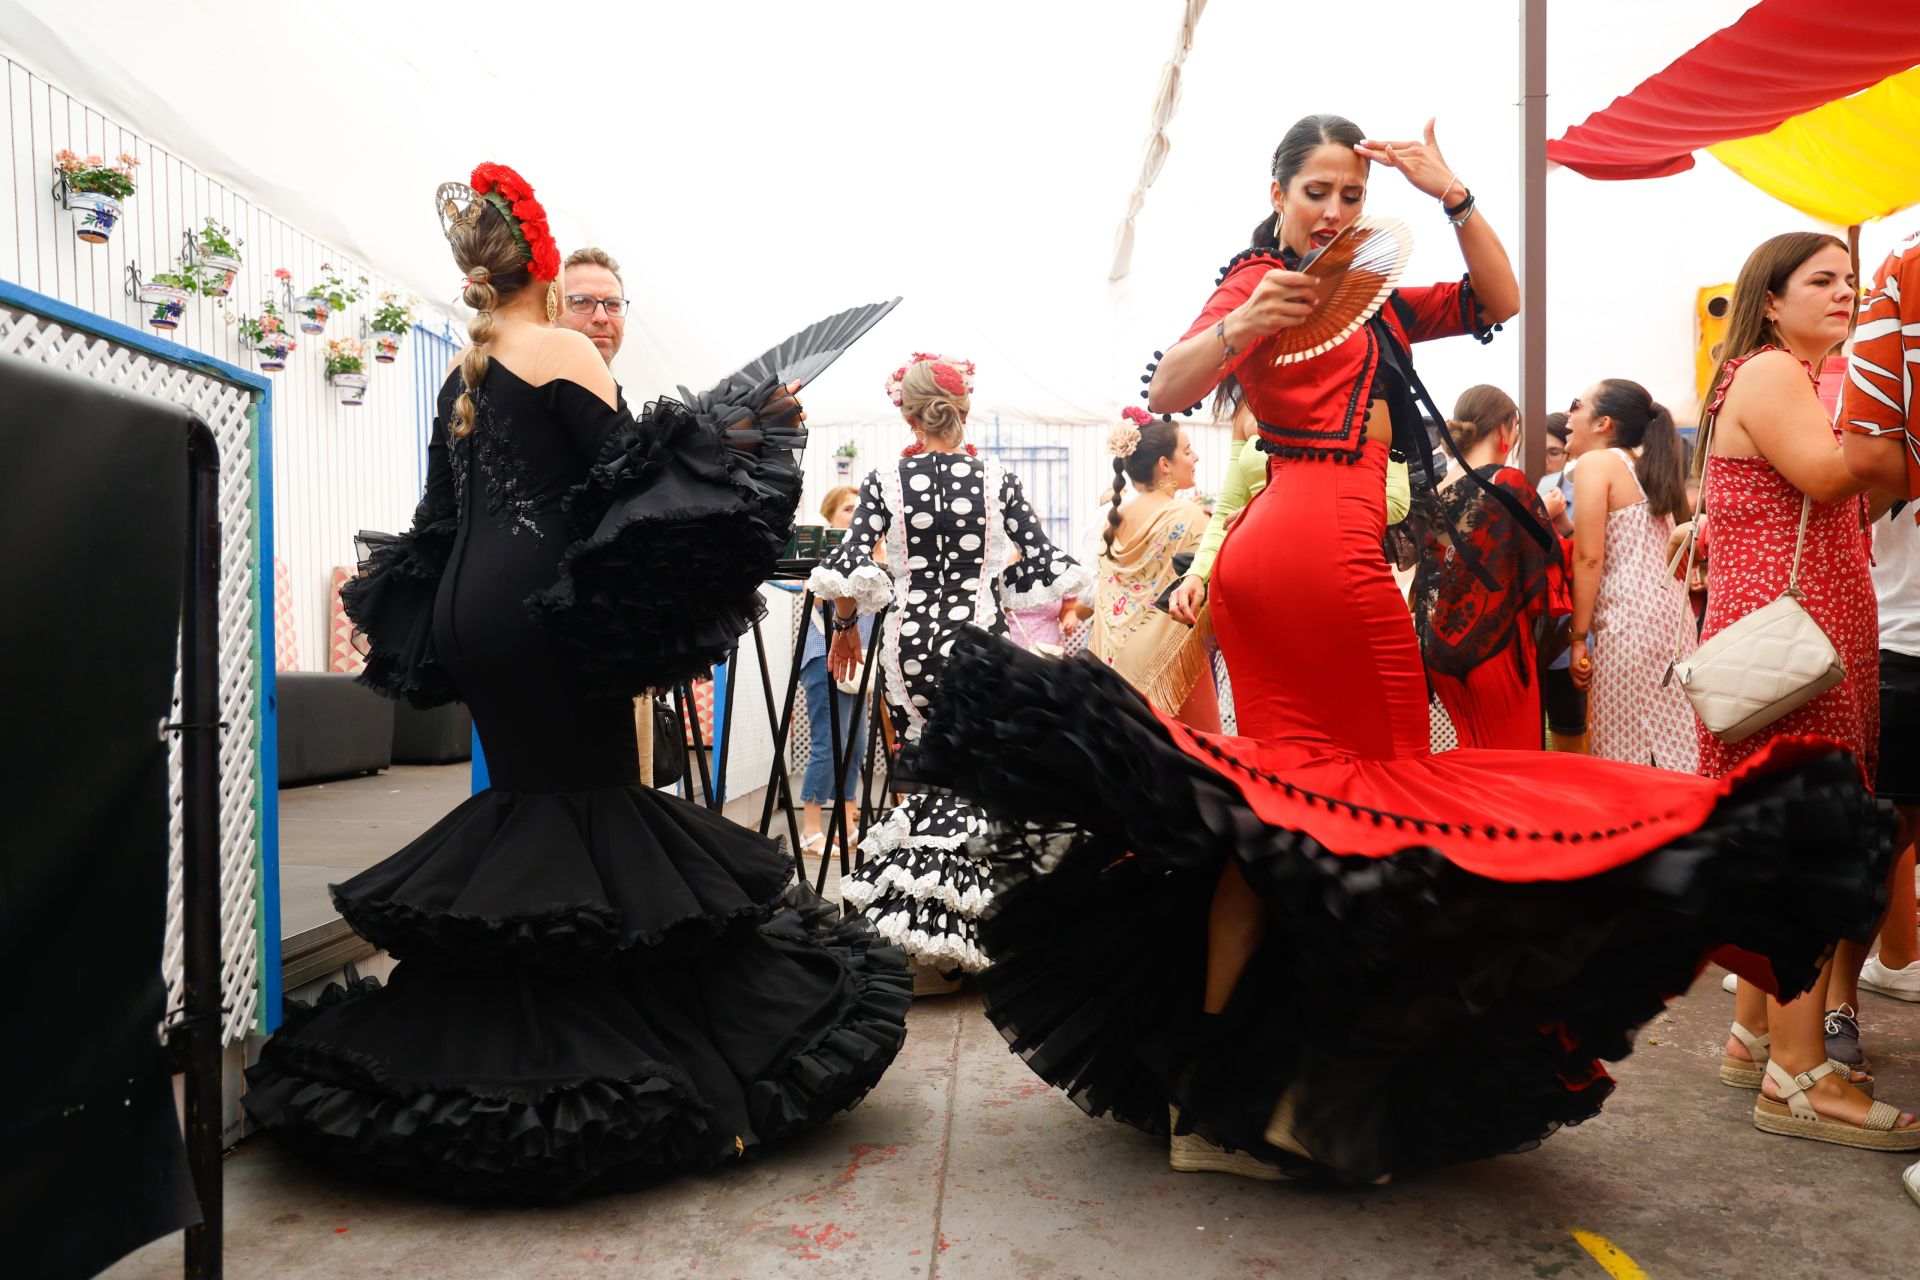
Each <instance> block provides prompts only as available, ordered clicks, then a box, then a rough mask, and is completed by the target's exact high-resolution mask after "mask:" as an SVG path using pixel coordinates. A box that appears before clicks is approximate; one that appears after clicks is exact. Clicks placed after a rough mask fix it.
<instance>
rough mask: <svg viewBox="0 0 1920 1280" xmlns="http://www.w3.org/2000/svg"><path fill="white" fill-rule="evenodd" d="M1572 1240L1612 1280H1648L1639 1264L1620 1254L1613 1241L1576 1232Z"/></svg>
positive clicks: (1591, 1233)
mask: <svg viewBox="0 0 1920 1280" xmlns="http://www.w3.org/2000/svg"><path fill="white" fill-rule="evenodd" d="M1573 1238H1574V1240H1575V1241H1577V1242H1578V1243H1579V1245H1580V1247H1581V1248H1582V1249H1585V1250H1586V1251H1587V1252H1588V1253H1590V1254H1592V1255H1593V1260H1594V1261H1595V1262H1597V1263H1599V1264H1600V1265H1601V1266H1602V1267H1603V1268H1605V1270H1606V1273H1607V1274H1608V1275H1610V1276H1612V1277H1613V1280H1649V1277H1648V1276H1647V1273H1646V1272H1644V1271H1642V1270H1641V1269H1640V1264H1639V1263H1637V1262H1635V1261H1634V1260H1633V1259H1632V1258H1629V1257H1628V1256H1627V1255H1626V1254H1624V1253H1622V1252H1620V1250H1619V1248H1618V1247H1617V1246H1616V1245H1615V1244H1614V1243H1613V1241H1611V1240H1609V1239H1607V1238H1606V1237H1605V1236H1597V1235H1595V1234H1593V1232H1591V1231H1579V1230H1576V1231H1575V1232H1574V1233H1573Z"/></svg>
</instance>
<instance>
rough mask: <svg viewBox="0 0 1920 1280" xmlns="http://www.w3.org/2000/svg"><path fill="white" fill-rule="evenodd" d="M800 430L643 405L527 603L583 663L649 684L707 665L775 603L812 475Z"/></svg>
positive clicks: (638, 685) (592, 482)
mask: <svg viewBox="0 0 1920 1280" xmlns="http://www.w3.org/2000/svg"><path fill="white" fill-rule="evenodd" d="M789 437H793V438H797V439H804V436H803V435H796V434H795V433H788V435H784V436H778V437H769V438H768V439H766V440H765V441H759V440H756V441H755V443H757V444H758V445H759V449H758V452H754V453H749V452H746V451H744V450H742V449H739V448H734V447H730V446H729V443H728V441H729V439H734V438H740V439H744V437H742V436H741V433H739V432H727V431H723V430H721V429H720V428H719V427H718V426H716V425H715V424H714V423H712V422H708V421H704V420H702V419H701V418H699V417H697V416H696V415H695V414H694V413H693V412H692V411H691V410H689V409H688V408H687V407H686V406H684V405H682V404H680V403H679V402H677V401H674V400H665V399H663V400H656V401H653V402H652V403H649V404H647V405H645V406H644V407H643V408H642V411H641V415H640V418H639V419H638V421H637V422H636V423H635V425H634V427H633V428H632V429H630V430H625V431H621V432H619V433H617V434H616V435H615V436H614V437H612V438H611V439H609V441H608V442H607V446H606V448H605V450H604V451H603V453H602V455H601V458H600V460H599V461H598V462H597V464H596V465H595V466H594V468H593V470H592V472H591V473H590V474H589V476H588V479H587V480H586V482H585V483H584V484H582V485H580V486H579V487H577V488H576V489H575V490H574V492H573V493H572V494H571V495H570V497H569V504H570V505H569V511H570V519H571V521H572V523H573V536H574V538H575V539H576V540H575V541H574V542H573V543H572V544H571V545H570V546H568V547H567V549H566V552H565V553H564V555H563V556H562V559H561V562H560V571H559V579H558V581H556V582H555V583H554V585H553V586H551V587H549V588H547V589H546V590H544V591H541V592H539V593H538V594H536V595H534V596H532V597H530V598H529V600H528V601H527V605H528V608H530V609H531V610H532V611H533V613H534V615H535V616H536V617H539V618H541V619H542V620H543V621H545V622H546V624H547V625H548V626H549V627H551V628H552V629H553V630H554V631H555V633H556V634H557V635H559V636H560V638H561V639H562V640H563V641H565V642H566V643H567V644H568V646H569V648H570V650H571V651H572V653H573V655H574V658H575V660H576V663H577V665H578V668H579V670H580V671H581V672H582V674H583V675H584V676H585V677H586V678H587V679H588V680H589V681H590V682H591V683H593V684H594V685H595V686H597V687H599V688H602V689H604V690H606V691H607V692H609V693H613V694H619V695H635V694H638V693H639V692H640V691H641V690H643V689H646V688H657V687H661V686H664V685H670V684H673V683H676V682H678V681H680V680H683V679H686V678H688V677H690V676H693V675H704V674H705V673H706V672H707V671H708V669H709V668H711V667H712V665H713V664H714V663H716V662H718V661H720V660H721V659H723V658H724V657H725V656H726V654H727V652H728V651H729V650H730V649H731V648H732V647H733V646H734V644H735V642H736V641H738V639H739V638H740V636H742V635H743V634H745V633H746V631H747V630H748V629H749V628H751V627H752V626H753V624H754V623H756V622H758V621H759V620H760V619H761V618H762V617H763V616H765V614H766V605H765V603H764V602H763V601H762V600H761V598H760V586H761V584H762V583H764V582H766V581H767V580H768V579H769V578H770V577H771V576H772V575H773V571H774V566H775V563H776V562H777V560H778V559H779V556H780V552H781V551H782V549H784V548H785V546H786V543H787V539H788V537H789V536H790V535H791V534H792V531H793V514H794V509H795V507H796V506H798V504H799V500H800V488H801V483H802V476H801V473H800V468H799V464H798V461H797V459H796V457H795V455H794V454H793V453H792V452H791V451H790V450H788V449H786V448H782V447H777V444H776V440H777V441H778V442H779V443H786V442H788V440H789Z"/></svg>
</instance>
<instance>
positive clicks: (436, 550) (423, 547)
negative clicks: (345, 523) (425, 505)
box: [340, 518, 460, 707]
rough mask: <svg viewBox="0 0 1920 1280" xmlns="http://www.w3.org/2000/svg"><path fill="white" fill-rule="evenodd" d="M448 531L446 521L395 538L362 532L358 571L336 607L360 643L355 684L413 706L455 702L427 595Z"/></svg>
mask: <svg viewBox="0 0 1920 1280" xmlns="http://www.w3.org/2000/svg"><path fill="white" fill-rule="evenodd" d="M455 532H456V530H455V521H454V520H453V519H451V518H448V519H445V520H439V521H433V522H430V523H426V524H416V525H415V526H414V528H413V529H412V531H411V532H408V533H404V534H398V535H395V534H387V533H372V532H366V531H363V532H361V534H360V535H359V537H358V539H357V541H358V542H359V544H360V572H359V574H358V575H357V576H355V577H353V578H351V579H349V580H348V581H347V582H345V583H344V584H342V585H341V587H340V607H341V608H342V609H343V610H344V611H345V612H346V615H347V617H348V618H349V619H351V620H352V622H353V625H354V629H355V630H356V631H357V632H358V633H359V635H360V637H361V641H362V643H363V644H364V645H365V646H366V652H365V658H366V669H365V670H364V671H362V672H361V674H360V683H362V684H364V685H366V686H368V687H369V688H371V689H374V690H377V691H378V692H380V693H383V694H385V695H386V696H387V697H389V698H405V699H406V700H407V701H408V702H411V703H412V704H413V705H414V706H416V707H435V706H439V705H440V704H442V703H446V702H457V701H459V699H460V694H459V691H458V690H456V689H455V688H454V687H453V681H452V680H451V679H450V678H449V677H448V675H447V671H446V668H445V667H443V666H441V665H440V660H439V655H438V653H437V652H436V651H435V649H434V644H433V598H434V596H435V594H436V593H437V592H438V591H439V590H440V575H441V574H442V573H444V572H445V571H446V567H447V559H448V557H449V556H451V555H452V554H453V540H454V535H455Z"/></svg>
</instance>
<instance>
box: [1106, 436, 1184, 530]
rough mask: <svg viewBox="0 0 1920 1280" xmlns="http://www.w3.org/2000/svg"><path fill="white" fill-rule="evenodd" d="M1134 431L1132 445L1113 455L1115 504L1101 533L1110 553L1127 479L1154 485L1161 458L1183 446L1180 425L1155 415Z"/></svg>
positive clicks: (1142, 484)
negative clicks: (1134, 437)
mask: <svg viewBox="0 0 1920 1280" xmlns="http://www.w3.org/2000/svg"><path fill="white" fill-rule="evenodd" d="M1135 412H1136V413H1137V412H1138V410H1135ZM1129 417H1131V415H1129ZM1135 431H1137V433H1138V436H1137V439H1135V441H1134V443H1133V446H1132V448H1130V449H1128V450H1127V451H1126V452H1125V453H1121V452H1118V451H1116V452H1115V453H1114V457H1113V506H1112V507H1111V508H1110V509H1109V510H1108V511H1107V527H1106V529H1105V531H1104V532H1103V533H1102V534H1101V542H1102V543H1103V544H1104V545H1105V547H1106V554H1108V555H1112V554H1113V540H1114V538H1115V537H1117V536H1118V535H1119V533H1120V501H1121V499H1122V498H1124V497H1126V493H1127V481H1129V480H1131V481H1133V482H1134V483H1135V484H1137V485H1139V486H1141V487H1142V488H1146V487H1148V486H1150V485H1152V484H1153V478H1154V475H1155V474H1156V473H1157V472H1158V471H1159V468H1160V460H1161V459H1162V458H1171V457H1172V456H1173V451H1174V450H1175V449H1177V448H1179V446H1180V428H1179V427H1177V426H1175V425H1174V424H1173V423H1171V422H1167V421H1163V420H1160V419H1154V420H1152V421H1149V422H1146V423H1143V424H1139V425H1138V426H1136V428H1135ZM1118 434H1119V433H1118V432H1116V435H1118ZM1127 434H1128V435H1133V434H1134V433H1133V432H1129V433H1127Z"/></svg>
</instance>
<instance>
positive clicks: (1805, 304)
mask: <svg viewBox="0 0 1920 1280" xmlns="http://www.w3.org/2000/svg"><path fill="white" fill-rule="evenodd" d="M1853 293H1854V277H1853V274H1852V266H1851V263H1850V259H1849V256H1848V253H1847V246H1846V245H1845V244H1844V243H1843V242H1842V241H1840V240H1838V239H1836V238H1834V237H1833V236H1829V235H1822V234H1818V233H1815V232H1806V231H1800V232H1791V233H1789V234H1786V235H1780V236H1775V237H1774V238H1773V239H1771V240H1768V241H1767V242H1766V243H1764V244H1762V245H1761V246H1760V247H1759V248H1758V249H1755V250H1754V251H1753V253H1752V255H1750V256H1749V257H1748V259H1747V263H1746V266H1744V267H1743V268H1742V269H1741V272H1740V278H1739V281H1738V283H1737V284H1736V285H1735V287H1734V300H1733V312H1732V316H1731V318H1730V320H1729V322H1728V334H1727V342H1726V346H1725V348H1724V349H1725V350H1726V351H1728V352H1730V353H1733V358H1732V359H1730V360H1728V361H1727V363H1726V365H1725V367H1724V369H1723V371H1722V373H1721V377H1720V382H1719V385H1718V386H1716V387H1715V388H1714V393H1713V396H1712V397H1711V399H1710V400H1709V401H1708V403H1707V407H1706V410H1705V413H1704V414H1703V417H1702V424H1701V426H1702V435H1703V437H1704V435H1705V431H1706V428H1707V426H1708V424H1709V423H1711V425H1712V429H1713V438H1712V440H1711V441H1710V448H1709V449H1706V450H1703V451H1702V454H1701V460H1700V462H1699V463H1698V464H1696V465H1698V466H1701V467H1703V474H1702V478H1701V508H1702V510H1703V512H1704V517H1705V531H1706V532H1705V540H1706V543H1707V549H1708V555H1709V559H1708V562H1707V616H1706V623H1705V626H1704V628H1703V630H1702V633H1701V639H1702V640H1703V641H1705V640H1708V639H1711V638H1712V637H1713V636H1714V635H1716V634H1717V633H1718V632H1720V631H1721V630H1723V629H1724V628H1726V627H1728V626H1730V625H1732V624H1733V623H1735V622H1737V621H1739V620H1740V619H1741V618H1744V617H1745V616H1746V615H1748V614H1749V613H1752V612H1753V611H1754V610H1756V609H1759V608H1762V607H1763V606H1765V605H1768V604H1771V603H1772V602H1773V601H1774V600H1776V599H1778V598H1779V597H1780V595H1781V594H1782V593H1784V592H1785V591H1786V590H1787V586H1788V581H1789V578H1790V577H1791V575H1792V572H1793V560H1794V555H1795V543H1796V541H1797V540H1798V539H1797V535H1798V531H1799V528H1800V520H1801V511H1802V508H1803V506H1804V507H1805V509H1806V513H1807V517H1806V536H1805V539H1804V543H1803V545H1802V546H1801V549H1800V551H1799V555H1800V570H1799V578H1798V588H1799V591H1800V593H1801V597H1802V602H1803V603H1804V604H1805V605H1806V607H1807V610H1808V612H1810V613H1811V614H1812V615H1813V617H1814V620H1815V621H1816V622H1818V623H1819V624H1820V629H1821V630H1822V631H1824V632H1826V634H1827V637H1828V638H1829V639H1830V640H1832V641H1833V645H1834V648H1836V649H1837V650H1839V652H1840V660H1841V662H1842V663H1844V664H1845V666H1846V669H1847V678H1846V679H1845V680H1843V681H1841V683H1839V684H1838V685H1835V686H1834V687H1833V688H1831V689H1829V690H1827V691H1826V692H1825V693H1823V694H1821V695H1820V696H1819V697H1817V698H1815V699H1814V700H1813V701H1811V702H1809V703H1807V704H1806V705H1805V706H1803V707H1801V708H1799V709H1798V710H1796V711H1794V712H1793V713H1791V714H1790V715H1787V716H1784V717H1782V718H1781V719H1779V720H1776V721H1774V722H1773V723H1772V724H1770V725H1768V726H1767V727H1766V728H1765V729H1762V730H1761V731H1759V732H1758V733H1754V734H1751V735H1749V736H1748V737H1745V738H1742V739H1741V740H1740V741H1738V742H1722V741H1721V740H1720V739H1719V738H1717V737H1715V736H1714V735H1713V734H1712V733H1710V732H1708V730H1707V729H1706V727H1705V726H1704V725H1702V726H1700V730H1699V738H1700V772H1701V774H1702V775H1703V776H1705V777H1709V778H1720V777H1725V776H1727V775H1728V774H1730V773H1732V772H1733V771H1734V770H1736V769H1737V768H1739V767H1740V765H1741V764H1742V763H1744V762H1745V761H1746V760H1748V759H1749V758H1751V757H1752V756H1754V755H1756V754H1757V753H1759V752H1760V751H1762V750H1764V749H1766V748H1767V747H1769V746H1771V745H1772V744H1774V743H1776V742H1779V741H1781V740H1783V739H1794V738H1818V739H1822V740H1824V741H1827V742H1833V743H1838V744H1839V745H1841V746H1843V747H1845V748H1846V749H1847V750H1849V751H1850V752H1852V753H1853V756H1854V759H1855V761H1856V762H1857V763H1858V764H1859V766H1860V769H1861V771H1862V777H1863V780H1864V781H1865V782H1866V783H1867V785H1869V786H1871V785H1872V779H1873V771H1874V757H1875V755H1876V753H1877V751H1878V749H1879V740H1880V723H1879V722H1880V703H1879V670H1880V654H1879V622H1878V612H1877V609H1876V606H1875V604H1874V595H1873V581H1872V578H1871V576H1870V575H1869V569H1868V559H1867V546H1868V544H1867V540H1866V534H1865V532H1864V530H1865V519H1864V515H1865V512H1864V507H1863V499H1862V497H1861V493H1862V491H1863V490H1864V488H1865V486H1864V485H1863V484H1862V483H1861V482H1860V481H1858V480H1856V479H1854V478H1853V476H1852V475H1851V474H1849V473H1848V471H1847V467H1846V462H1845V459H1844V458H1843V456H1842V454H1841V450H1840V443H1839V438H1838V436H1837V435H1836V434H1835V433H1834V431H1833V427H1832V423H1831V419H1830V418H1829V416H1828V414H1827V412H1826V410H1825V409H1824V408H1822V407H1821V404H1820V401H1819V398H1818V396H1817V395H1816V393H1815V390H1814V382H1813V369H1814V367H1815V365H1816V364H1817V363H1818V362H1819V360H1821V359H1822V358H1823V357H1824V356H1825V354H1826V353H1827V352H1828V351H1830V350H1832V349H1833V348H1834V347H1835V346H1837V345H1838V344H1839V343H1840V342H1841V341H1843V340H1844V339H1845V338H1846V336H1847V330H1848V328H1849V326H1850V324H1851V322H1852V302H1853ZM1847 945H1848V944H1844V943H1843V944H1842V946H1843V948H1845V947H1846V946H1847ZM1864 957H1865V952H1864V951H1861V952H1860V953H1859V956H1858V957H1857V958H1854V959H1853V960H1852V965H1853V967H1854V969H1855V970H1857V968H1858V965H1859V960H1860V959H1864ZM1846 961H1847V956H1846V955H1845V954H1842V955H1841V956H1840V957H1839V960H1838V961H1837V962H1838V963H1845V962H1846ZM1827 977H1828V975H1827V973H1824V972H1823V973H1822V975H1821V977H1820V979H1819V981H1818V982H1816V983H1815V984H1814V987H1813V989H1812V990H1811V991H1809V992H1807V993H1806V994H1805V995H1802V996H1800V997H1799V998H1797V999H1795V1000H1791V1001H1788V1002H1787V1003H1785V1004H1782V1003H1780V1002H1779V1001H1778V1000H1775V999H1773V998H1772V997H1770V996H1767V995H1765V993H1763V992H1762V991H1761V990H1760V989H1759V988H1758V987H1756V986H1754V985H1753V984H1752V983H1748V982H1742V983H1741V984H1740V987H1739V997H1738V1000H1737V1003H1736V1005H1735V1022H1734V1028H1733V1032H1732V1034H1731V1035H1730V1036H1729V1037H1728V1040H1727V1046H1726V1051H1725V1058H1724V1059H1723V1061H1722V1070H1721V1079H1722V1080H1723V1081H1724V1082H1726V1083H1727V1084H1730V1085H1734V1086H1735V1087H1745V1088H1755V1087H1758V1088H1759V1089H1760V1091H1761V1096H1760V1098H1759V1099H1758V1100H1757V1101H1756V1102H1755V1104H1754V1124H1755V1125H1756V1126H1757V1127H1759V1128H1761V1129H1763V1130H1765V1131H1766V1132H1769V1133H1781V1134H1788V1135H1792V1136H1796V1137H1804V1138H1813V1139H1815V1140H1817V1141H1822V1142H1837V1143H1840V1144H1842V1145H1845V1146H1867V1147H1874V1148H1880V1149H1889V1150H1892V1149H1898V1150H1914V1149H1920V1125H1916V1123H1915V1119H1914V1117H1913V1115H1911V1114H1910V1113H1905V1112H1896V1111H1895V1110H1894V1109H1893V1108H1892V1107H1890V1106H1887V1105H1886V1104H1884V1103H1877V1104H1876V1103H1871V1102H1870V1100H1869V1099H1868V1097H1867V1095H1866V1094H1864V1093H1862V1092H1861V1091H1860V1090H1858V1089H1856V1088H1854V1087H1853V1084H1851V1083H1849V1074H1850V1073H1849V1072H1848V1071H1847V1070H1846V1068H1849V1067H1860V1066H1863V1065H1864V1064H1863V1063H1862V1062H1861V1061H1860V1060H1859V1055H1858V1053H1857V1049H1855V1050H1854V1051H1853V1052H1848V1051H1847V1050H1845V1049H1842V1050H1841V1051H1840V1052H1839V1053H1837V1054H1836V1057H1840V1058H1851V1059H1853V1061H1840V1062H1836V1063H1834V1064H1833V1065H1831V1066H1830V1065H1829V1064H1828V1042H1827V1035H1826V1032H1827V1026H1826V1022H1827V1019H1826V1018H1825V1017H1823V1014H1825V1013H1826V1001H1827ZM1836 1012H1837V1013H1840V1014H1841V1016H1842V1017H1843V1018H1844V1019H1846V1020H1847V1021H1848V1022H1851V1020H1852V1016H1853V1014H1852V1009H1851V1008H1850V1007H1848V1008H1845V1009H1844V1010H1836ZM1850 1029H1851V1030H1852V1031H1853V1037H1852V1038H1853V1042H1854V1045H1856V1046H1857V1043H1858V1041H1857V1036H1858V1030H1857V1027H1853V1028H1850ZM1769 1038H1770V1039H1771V1043H1770V1044H1769ZM1769 1055H1770V1058H1769ZM1851 1075H1852V1078H1853V1080H1854V1081H1857V1082H1861V1083H1864V1082H1865V1079H1867V1077H1865V1076H1864V1073H1862V1072H1860V1071H1857V1070H1856V1071H1853V1072H1851ZM1810 1076H1811V1077H1812V1079H1811V1080H1809V1077H1810Z"/></svg>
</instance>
